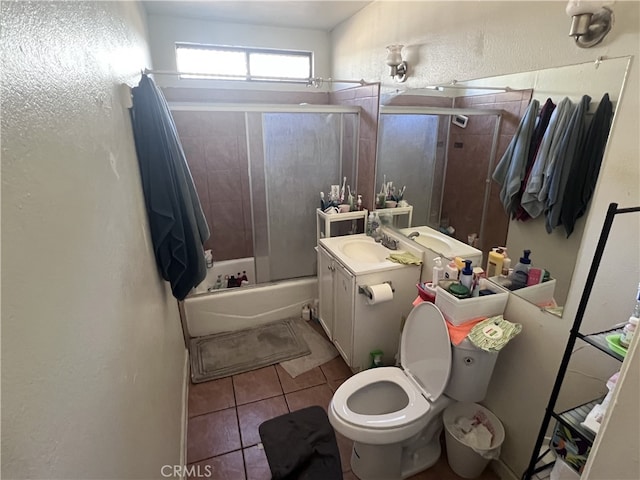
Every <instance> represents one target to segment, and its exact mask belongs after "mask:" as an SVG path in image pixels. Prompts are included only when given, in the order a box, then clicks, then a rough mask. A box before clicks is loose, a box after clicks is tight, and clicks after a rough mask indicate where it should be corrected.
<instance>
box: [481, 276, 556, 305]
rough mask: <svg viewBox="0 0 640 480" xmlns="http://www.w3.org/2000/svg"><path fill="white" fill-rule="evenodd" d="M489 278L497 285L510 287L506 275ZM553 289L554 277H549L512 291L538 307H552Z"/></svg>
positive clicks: (553, 300)
mask: <svg viewBox="0 0 640 480" xmlns="http://www.w3.org/2000/svg"><path fill="white" fill-rule="evenodd" d="M489 280H491V281H492V282H493V283H497V284H498V285H502V286H503V287H504V288H506V289H507V290H509V289H510V288H509V287H510V280H509V278H508V277H505V276H498V277H491V278H490V279H489ZM555 291H556V279H555V278H550V279H549V280H547V281H545V282H542V283H537V284H535V285H530V286H528V287H524V288H518V289H517V290H513V293H515V294H516V295H517V296H519V297H520V298H523V299H525V300H527V301H529V302H531V303H533V304H535V305H537V306H539V307H553V306H555V299H554V294H555Z"/></svg>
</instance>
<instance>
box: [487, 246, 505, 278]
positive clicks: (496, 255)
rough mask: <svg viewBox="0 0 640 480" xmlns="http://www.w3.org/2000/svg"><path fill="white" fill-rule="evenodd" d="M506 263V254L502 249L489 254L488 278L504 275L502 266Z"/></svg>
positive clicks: (496, 249) (495, 249)
mask: <svg viewBox="0 0 640 480" xmlns="http://www.w3.org/2000/svg"><path fill="white" fill-rule="evenodd" d="M503 263H504V252H503V250H502V249H501V248H494V249H493V250H492V251H491V252H489V259H488V260H487V277H489V278H491V277H496V276H498V275H500V274H501V273H502V264H503Z"/></svg>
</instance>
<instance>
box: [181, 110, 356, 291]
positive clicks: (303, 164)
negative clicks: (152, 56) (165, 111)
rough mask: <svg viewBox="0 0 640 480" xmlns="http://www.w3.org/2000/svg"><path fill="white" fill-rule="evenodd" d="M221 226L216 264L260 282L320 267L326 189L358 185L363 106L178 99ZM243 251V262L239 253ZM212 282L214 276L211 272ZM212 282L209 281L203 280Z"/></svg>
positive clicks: (209, 210) (197, 172)
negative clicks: (247, 272) (319, 221)
mask: <svg viewBox="0 0 640 480" xmlns="http://www.w3.org/2000/svg"><path fill="white" fill-rule="evenodd" d="M171 109H172V114H173V116H174V119H175V122H176V126H177V128H178V132H179V135H180V139H181V142H182V144H183V148H184V150H185V155H186V158H187V162H188V164H189V166H190V169H191V172H192V175H193V177H194V183H195V184H196V189H197V191H198V195H199V197H200V200H201V203H202V205H203V209H204V211H205V216H206V218H207V221H208V223H209V226H210V228H211V231H212V235H211V238H210V239H209V241H208V242H207V243H206V244H205V249H211V250H212V254H213V258H214V265H215V264H218V263H220V264H224V265H227V264H228V265H229V267H228V268H229V273H228V274H229V275H236V274H237V273H240V270H238V272H236V271H235V270H236V268H237V269H240V268H241V267H236V266H235V265H236V264H237V265H246V264H247V260H249V261H250V262H252V263H253V264H254V267H255V272H254V275H255V276H254V278H255V280H254V278H251V280H252V281H251V283H254V282H255V283H266V282H273V281H278V280H285V279H294V278H301V277H309V276H313V275H315V273H316V252H315V251H314V247H315V246H316V238H315V231H316V226H315V210H316V208H317V207H318V206H319V202H320V192H321V191H327V190H328V188H329V186H330V185H331V184H338V183H341V181H342V178H343V177H345V176H346V177H347V182H348V183H351V184H352V185H355V176H356V161H355V158H356V154H357V136H358V120H359V118H358V115H359V114H358V112H359V109H358V108H357V107H344V106H333V105H277V106H269V105H259V106H249V105H228V106H224V105H216V106H210V105H199V106H194V105H177V104H174V105H171ZM237 259H243V260H242V261H243V263H237V262H234V260H237ZM208 281H209V282H212V280H211V279H209V280H208ZM203 283H204V282H203Z"/></svg>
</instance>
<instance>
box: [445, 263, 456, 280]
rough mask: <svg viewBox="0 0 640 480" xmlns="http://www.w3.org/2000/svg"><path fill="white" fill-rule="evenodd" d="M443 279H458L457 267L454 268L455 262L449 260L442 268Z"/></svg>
mask: <svg viewBox="0 0 640 480" xmlns="http://www.w3.org/2000/svg"><path fill="white" fill-rule="evenodd" d="M444 278H446V279H447V280H457V279H458V267H456V262H454V261H453V260H451V261H450V262H449V263H447V265H446V266H445V267H444Z"/></svg>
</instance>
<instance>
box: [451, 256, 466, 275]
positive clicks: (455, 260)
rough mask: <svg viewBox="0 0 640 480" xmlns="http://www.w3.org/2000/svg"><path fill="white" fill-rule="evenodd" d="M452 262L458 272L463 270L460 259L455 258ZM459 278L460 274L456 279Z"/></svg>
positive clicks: (462, 263)
mask: <svg viewBox="0 0 640 480" xmlns="http://www.w3.org/2000/svg"><path fill="white" fill-rule="evenodd" d="M453 261H454V262H455V264H456V268H457V269H458V272H459V271H460V270H462V269H463V268H464V260H463V259H462V257H455V258H454V259H453ZM459 276H460V274H458V277H459Z"/></svg>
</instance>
